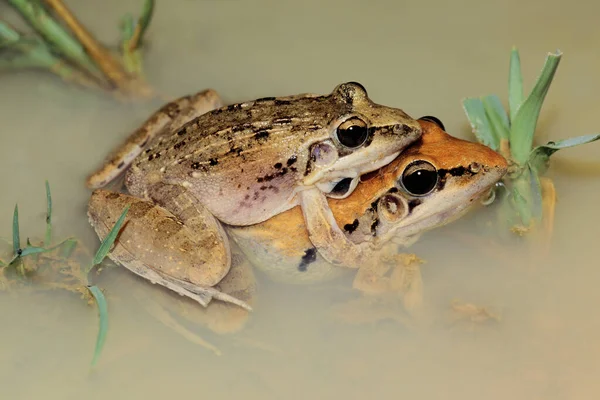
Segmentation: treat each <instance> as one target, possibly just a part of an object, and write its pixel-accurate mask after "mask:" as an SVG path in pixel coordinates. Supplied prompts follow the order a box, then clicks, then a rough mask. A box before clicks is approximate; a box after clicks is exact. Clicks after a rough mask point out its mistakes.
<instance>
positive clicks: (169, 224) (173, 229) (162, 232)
mask: <svg viewBox="0 0 600 400" xmlns="http://www.w3.org/2000/svg"><path fill="white" fill-rule="evenodd" d="M182 228H183V225H181V224H180V223H179V222H177V221H176V220H175V219H174V218H164V219H161V220H160V221H159V222H158V223H157V224H156V230H155V232H156V233H155V235H156V238H157V239H158V240H161V239H169V238H170V237H171V236H173V235H174V234H176V233H177V232H179V231H180V230H181V229H182Z"/></svg>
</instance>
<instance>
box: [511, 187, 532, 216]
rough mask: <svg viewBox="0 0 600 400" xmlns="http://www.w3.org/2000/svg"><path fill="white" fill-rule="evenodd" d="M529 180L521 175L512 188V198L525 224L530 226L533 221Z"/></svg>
mask: <svg viewBox="0 0 600 400" xmlns="http://www.w3.org/2000/svg"><path fill="white" fill-rule="evenodd" d="M529 189H530V187H529V182H528V180H527V179H525V178H524V177H519V178H517V180H516V181H515V182H514V186H513V188H512V200H513V204H514V207H515V211H517V215H518V216H519V218H520V220H521V223H522V224H523V226H525V227H528V226H529V224H530V222H531V207H530V204H531V193H530V190H529Z"/></svg>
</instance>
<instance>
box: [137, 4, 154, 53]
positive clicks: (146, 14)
mask: <svg viewBox="0 0 600 400" xmlns="http://www.w3.org/2000/svg"><path fill="white" fill-rule="evenodd" d="M152 15H154V0H146V1H145V2H144V8H143V9H142V15H141V16H140V19H139V20H138V26H139V27H140V28H139V29H140V34H139V39H138V41H137V43H136V44H137V46H136V47H140V46H141V45H142V41H143V38H144V34H145V33H146V30H147V29H148V26H149V25H150V21H152Z"/></svg>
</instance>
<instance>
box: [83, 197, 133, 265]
mask: <svg viewBox="0 0 600 400" xmlns="http://www.w3.org/2000/svg"><path fill="white" fill-rule="evenodd" d="M127 211H129V206H127V207H125V209H124V210H123V212H122V213H121V216H120V217H119V219H118V220H117V222H116V223H115V225H114V226H113V227H112V229H111V230H110V232H109V233H108V235H106V237H105V238H104V240H103V241H102V244H101V245H100V248H99V249H98V251H97V252H96V255H95V256H94V260H93V261H92V266H91V267H90V270H91V268H93V267H94V266H96V265H98V264H100V263H101V262H102V260H104V257H106V255H107V254H108V252H109V251H110V248H111V247H112V245H113V243H114V242H115V239H116V238H117V235H118V234H119V231H120V230H121V225H123V221H125V216H126V215H127ZM87 272H89V270H88V271H87Z"/></svg>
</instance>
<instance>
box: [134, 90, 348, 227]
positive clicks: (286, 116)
mask: <svg viewBox="0 0 600 400" xmlns="http://www.w3.org/2000/svg"><path fill="white" fill-rule="evenodd" d="M336 107H337V109H336ZM343 112H346V110H345V109H343V105H336V104H335V103H334V102H333V101H331V96H316V95H299V96H293V97H282V98H264V99H258V100H255V101H252V102H247V103H239V104H233V105H230V106H226V107H222V108H220V109H217V110H214V111H211V112H209V113H207V114H204V115H201V116H199V117H198V118H196V119H194V120H192V121H190V122H188V123H186V124H185V125H184V126H182V127H181V128H178V129H176V130H174V131H173V133H172V134H171V135H170V136H167V137H165V138H163V139H162V140H161V141H159V142H158V143H156V144H154V145H153V146H152V147H150V148H148V149H147V150H146V151H145V153H144V154H143V156H141V157H139V158H138V160H136V162H135V163H134V165H133V167H132V168H131V170H130V172H129V174H128V179H127V181H128V188H129V189H130V191H131V192H133V193H135V192H136V191H137V192H138V193H137V194H140V195H143V189H142V190H141V191H140V190H139V189H138V190H136V186H141V187H142V188H143V187H145V186H146V183H145V178H146V177H147V176H154V177H155V178H154V179H157V175H160V178H159V179H161V180H164V181H166V182H168V183H175V184H183V185H185V186H187V187H188V188H189V189H190V191H192V192H193V193H194V194H195V195H196V197H197V198H198V199H199V201H200V202H202V203H203V204H206V205H207V206H208V208H209V209H211V211H212V212H214V213H215V215H216V216H217V218H219V219H221V220H225V221H226V222H228V223H239V224H244V222H245V221H248V220H252V221H254V220H264V219H266V218H268V217H269V216H271V215H275V214H277V213H279V212H282V211H285V210H287V209H289V208H291V207H293V206H294V205H295V204H296V203H295V196H294V190H295V188H296V186H297V185H298V182H299V181H300V180H301V179H302V177H303V176H304V172H305V168H306V165H307V163H308V162H309V160H308V154H309V150H308V148H309V147H310V145H311V144H313V143H315V142H317V141H320V140H323V138H326V137H328V125H329V123H330V120H331V119H334V118H336V116H337V115H339V113H343ZM138 183H139V184H138ZM140 189H141V188H140ZM212 202H215V203H216V204H215V205H213V206H212V207H211V205H212V204H211V203H212ZM221 210H223V211H222V212H219V211H221ZM265 215H266V216H265Z"/></svg>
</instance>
